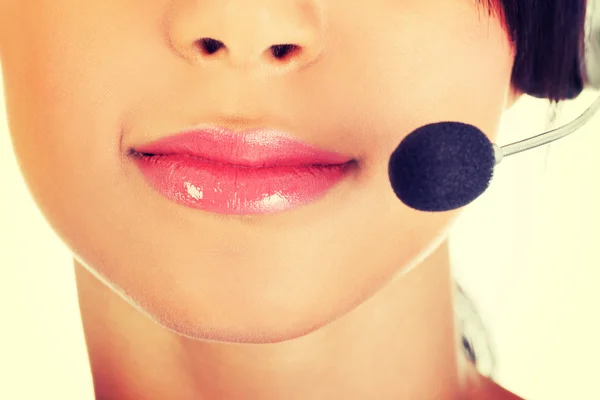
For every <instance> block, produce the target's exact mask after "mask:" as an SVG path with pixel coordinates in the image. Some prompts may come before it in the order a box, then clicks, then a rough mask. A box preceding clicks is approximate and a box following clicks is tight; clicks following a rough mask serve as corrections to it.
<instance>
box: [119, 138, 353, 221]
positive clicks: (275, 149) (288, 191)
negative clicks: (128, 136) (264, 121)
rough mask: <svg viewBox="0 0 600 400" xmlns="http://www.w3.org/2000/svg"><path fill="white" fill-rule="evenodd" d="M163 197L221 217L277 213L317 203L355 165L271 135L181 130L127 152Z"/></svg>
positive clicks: (332, 154)
mask: <svg viewBox="0 0 600 400" xmlns="http://www.w3.org/2000/svg"><path fill="white" fill-rule="evenodd" d="M130 155H131V156H132V158H133V160H134V161H135V164H136V165H137V166H138V168H139V169H140V171H141V172H142V174H143V176H144V178H145V179H146V181H147V182H148V183H149V184H150V185H151V186H152V187H153V188H154V189H155V190H156V191H157V192H159V193H160V194H162V195H163V196H165V197H166V198H168V199H170V200H172V201H174V202H176V203H179V204H181V205H184V206H188V207H191V208H196V209H202V210H205V211H209V212H215V213H220V214H263V213H276V212H282V211H286V210H290V209H293V208H297V207H299V206H302V205H305V204H307V203H310V202H313V201H316V200H318V199H319V198H321V197H323V196H324V195H325V194H326V193H327V192H328V191H329V190H330V189H332V188H333V187H334V186H335V185H336V184H337V183H338V182H340V181H341V180H342V179H343V178H344V177H346V176H347V175H348V173H349V172H350V171H351V170H352V169H353V167H354V166H355V162H354V160H353V158H352V157H349V156H347V155H343V154H339V153H335V152H331V151H327V150H323V149H320V148H317V147H315V146H312V145H309V144H306V143H303V142H300V141H298V140H295V139H293V138H292V137H291V136H289V135H287V134H285V133H283V132H279V131H275V130H266V129H265V130H253V131H246V132H242V133H234V132H232V131H229V130H227V129H224V128H214V127H211V128H207V129H202V130H193V131H186V132H182V133H180V134H177V135H174V136H170V137H166V138H163V139H160V140H158V141H155V142H152V143H147V144H143V145H140V146H136V147H135V148H132V149H131V151H130Z"/></svg>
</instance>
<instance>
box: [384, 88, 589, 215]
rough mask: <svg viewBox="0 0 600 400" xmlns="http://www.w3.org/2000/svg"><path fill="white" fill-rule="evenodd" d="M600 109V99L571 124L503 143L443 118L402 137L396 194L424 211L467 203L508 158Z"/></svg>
mask: <svg viewBox="0 0 600 400" xmlns="http://www.w3.org/2000/svg"><path fill="white" fill-rule="evenodd" d="M599 109H600V97H598V99H596V101H595V102H594V103H593V104H592V105H591V106H590V107H589V108H588V109H587V110H585V111H584V112H583V113H582V114H581V115H580V116H579V117H577V118H576V119H575V120H573V121H571V122H570V123H568V124H566V125H564V126H562V127H560V128H557V129H553V130H551V131H547V132H544V133H542V134H539V135H537V136H534V137H532V138H529V139H525V140H521V141H519V142H515V143H512V144H509V145H506V146H502V147H499V146H498V145H496V144H493V143H492V142H490V141H489V139H488V138H487V136H485V134H484V133H483V132H482V131H481V130H479V129H478V128H476V127H475V126H473V125H469V124H465V123H462V122H437V123H431V124H428V125H425V126H422V127H420V128H418V129H416V130H414V131H413V132H411V133H410V134H409V135H408V136H406V137H405V138H404V140H402V142H401V143H400V145H399V146H398V147H397V148H396V150H394V152H393V153H392V155H391V157H390V161H389V164H388V175H389V179H390V183H391V186H392V189H393V190H394V193H395V194H396V196H397V197H398V198H399V199H400V200H401V201H402V202H403V203H404V204H406V205H407V206H409V207H411V208H414V209H416V210H419V211H431V212H439V211H450V210H454V209H456V208H460V207H464V206H465V205H467V204H469V203H471V202H472V201H473V200H475V199H476V198H478V197H479V196H480V195H481V194H483V192H485V191H486V189H487V188H488V187H489V185H490V183H491V181H492V178H493V174H494V168H495V166H496V165H498V164H499V163H500V161H502V159H503V158H504V157H507V156H510V155H512V154H516V153H520V152H523V151H526V150H529V149H533V148H535V147H539V146H542V145H545V144H547V143H550V142H553V141H555V140H558V139H560V138H563V137H565V136H567V135H569V134H571V133H573V132H575V131H576V130H578V129H579V128H581V127H582V126H583V125H585V124H586V123H587V122H588V121H589V120H590V119H591V118H592V117H593V116H594V114H596V112H597V111H598V110H599Z"/></svg>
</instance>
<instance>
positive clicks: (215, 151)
mask: <svg viewBox="0 0 600 400" xmlns="http://www.w3.org/2000/svg"><path fill="white" fill-rule="evenodd" d="M131 152H132V153H140V154H150V155H168V154H171V155H175V154H180V155H189V156H193V157H197V158H201V159H204V160H207V161H211V162H215V163H221V164H232V165H239V166H247V167H268V166H294V165H337V164H345V163H347V162H349V161H352V160H353V158H352V157H351V156H348V155H344V154H340V153H337V152H333V151H328V150H325V149H322V148H319V147H316V146H313V145H310V144H307V143H304V142H301V141H299V140H298V139H295V138H293V137H292V136H291V135H289V134H287V133H284V132H281V131H277V130H274V129H270V128H265V129H253V130H246V131H243V132H237V133H236V132H233V131H231V130H229V129H227V128H223V127H214V126H211V127H202V128H194V129H187V130H185V131H182V132H180V133H177V134H175V135H172V136H167V137H163V138H161V139H158V140H156V141H153V142H150V143H146V144H141V145H139V146H136V147H134V148H132V149H131Z"/></svg>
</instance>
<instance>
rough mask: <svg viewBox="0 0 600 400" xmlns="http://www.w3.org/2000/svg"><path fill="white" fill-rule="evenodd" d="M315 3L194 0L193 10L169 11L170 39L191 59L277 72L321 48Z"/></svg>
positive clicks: (322, 37) (307, 61)
mask: <svg viewBox="0 0 600 400" xmlns="http://www.w3.org/2000/svg"><path fill="white" fill-rule="evenodd" d="M188 3H189V2H188ZM199 3H202V5H199ZM315 4H316V3H315V2H314V0H303V1H300V0H299V1H294V0H292V1H282V0H229V1H224V2H223V1H208V2H207V1H206V0H205V1H203V2H195V4H194V7H193V9H190V8H187V9H183V8H179V9H177V10H171V16H170V18H169V31H168V34H169V39H170V42H171V44H172V46H173V47H174V49H175V50H176V51H177V53H178V54H179V55H180V56H181V57H183V58H184V59H186V60H187V61H188V62H190V63H215V64H222V65H229V66H231V67H238V68H239V67H243V68H251V67H256V68H267V69H268V70H270V71H277V72H284V71H287V70H290V69H297V68H301V67H303V66H306V65H308V64H310V63H312V62H313V61H314V60H315V59H317V58H318V57H319V55H320V54H321V53H322V51H323V49H324V47H325V30H324V24H323V18H322V14H321V12H320V11H321V10H320V9H319V8H318V7H317V6H316V5H315Z"/></svg>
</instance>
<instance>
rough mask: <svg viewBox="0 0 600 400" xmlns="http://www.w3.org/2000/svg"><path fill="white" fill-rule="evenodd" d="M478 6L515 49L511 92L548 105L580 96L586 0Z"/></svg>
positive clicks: (497, 0)
mask: <svg viewBox="0 0 600 400" xmlns="http://www.w3.org/2000/svg"><path fill="white" fill-rule="evenodd" d="M477 2H478V3H480V4H481V5H483V6H484V7H486V9H487V10H488V11H489V12H490V13H492V12H493V13H495V14H496V15H499V16H501V19H502V21H503V22H504V23H505V26H506V28H507V30H508V32H509V34H510V37H511V39H512V41H513V44H514V45H515V46H516V47H515V48H516V55H515V64H514V67H513V72H512V85H513V87H514V88H515V89H516V90H518V91H519V92H521V93H524V94H528V95H530V96H534V97H539V98H548V99H550V100H551V101H553V102H558V101H560V100H566V99H572V98H574V97H577V96H578V95H579V94H580V93H581V91H582V90H583V89H584V83H583V82H584V76H583V73H584V72H583V70H582V65H583V61H584V59H583V57H584V40H585V19H586V9H587V0H477Z"/></svg>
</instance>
